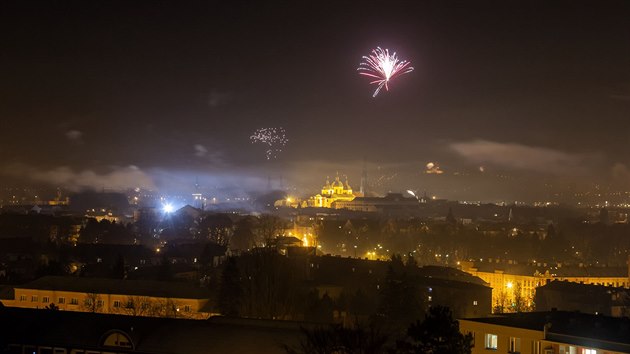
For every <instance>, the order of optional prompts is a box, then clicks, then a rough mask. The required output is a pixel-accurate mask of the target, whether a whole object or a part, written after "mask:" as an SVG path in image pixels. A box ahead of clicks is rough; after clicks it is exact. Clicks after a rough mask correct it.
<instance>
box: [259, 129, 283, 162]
mask: <svg viewBox="0 0 630 354" xmlns="http://www.w3.org/2000/svg"><path fill="white" fill-rule="evenodd" d="M249 140H250V141H251V143H252V144H255V143H261V144H265V145H267V150H266V151H265V156H266V157H267V160H271V159H272V158H273V159H275V158H277V157H278V154H279V153H280V152H282V148H283V147H284V146H285V145H286V144H287V142H288V141H289V139H287V137H286V135H285V131H284V128H282V127H278V128H260V129H258V130H256V131H255V132H254V134H252V135H251V136H250V137H249Z"/></svg>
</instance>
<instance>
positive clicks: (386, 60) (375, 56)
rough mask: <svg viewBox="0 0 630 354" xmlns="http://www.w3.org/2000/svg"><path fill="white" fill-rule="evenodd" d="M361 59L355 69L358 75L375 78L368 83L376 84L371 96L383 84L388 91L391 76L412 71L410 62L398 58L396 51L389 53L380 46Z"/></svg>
mask: <svg viewBox="0 0 630 354" xmlns="http://www.w3.org/2000/svg"><path fill="white" fill-rule="evenodd" d="M363 60H364V61H363V62H361V63H360V64H359V67H358V68H357V71H358V72H359V74H360V75H364V76H369V77H371V78H374V79H375V80H373V81H371V82H370V84H376V85H378V87H377V88H376V91H374V94H373V95H372V97H376V95H378V93H379V92H380V91H381V89H382V88H383V86H384V87H385V90H388V91H389V81H390V80H392V79H393V78H395V77H398V76H400V75H403V74H407V73H410V72H412V71H413V67H411V66H409V64H411V62H409V61H406V60H398V58H397V57H396V52H393V53H392V54H389V50H388V49H382V48H381V47H376V49H373V50H372V54H371V55H366V56H363Z"/></svg>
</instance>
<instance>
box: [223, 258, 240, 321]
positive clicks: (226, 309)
mask: <svg viewBox="0 0 630 354" xmlns="http://www.w3.org/2000/svg"><path fill="white" fill-rule="evenodd" d="M242 297H243V288H242V286H241V274H240V272H239V270H238V266H237V264H236V258H234V257H230V258H228V259H227V261H226V262H225V266H224V268H223V273H222V274H221V284H220V288H219V298H218V300H217V302H218V307H219V311H220V312H221V313H222V314H223V315H226V316H238V315H239V313H240V307H241V302H242Z"/></svg>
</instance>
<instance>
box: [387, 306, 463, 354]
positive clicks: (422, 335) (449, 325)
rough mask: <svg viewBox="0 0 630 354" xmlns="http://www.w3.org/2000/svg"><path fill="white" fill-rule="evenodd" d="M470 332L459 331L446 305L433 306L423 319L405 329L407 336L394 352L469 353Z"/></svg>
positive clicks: (457, 324)
mask: <svg viewBox="0 0 630 354" xmlns="http://www.w3.org/2000/svg"><path fill="white" fill-rule="evenodd" d="M472 347H473V337H472V334H470V333H468V334H466V335H464V334H462V333H461V332H460V331H459V322H458V321H457V320H454V319H453V315H452V313H451V310H450V309H449V308H448V307H442V306H434V307H431V308H430V309H429V311H428V313H427V314H426V316H425V318H424V321H422V322H420V321H417V322H416V323H414V324H412V325H411V326H410V327H409V329H408V331H407V338H406V339H405V340H403V341H399V342H398V343H397V345H396V353H423V354H424V353H432V354H470V353H471V351H472Z"/></svg>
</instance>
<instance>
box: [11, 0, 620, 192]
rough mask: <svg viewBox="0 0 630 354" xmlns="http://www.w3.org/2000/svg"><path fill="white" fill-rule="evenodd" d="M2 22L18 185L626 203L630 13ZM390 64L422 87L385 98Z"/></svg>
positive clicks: (363, 8) (328, 12)
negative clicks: (329, 185) (595, 196)
mask: <svg viewBox="0 0 630 354" xmlns="http://www.w3.org/2000/svg"><path fill="white" fill-rule="evenodd" d="M387 4H389V3H387ZM0 6H2V8H3V11H2V13H3V15H2V16H3V17H4V18H3V21H2V23H3V25H2V26H3V33H4V35H3V37H4V40H5V45H4V48H5V49H4V51H3V55H2V56H1V57H0V64H2V67H3V70H4V73H3V80H2V83H0V92H2V96H3V100H4V104H2V105H1V106H0V115H1V116H2V122H3V125H2V133H0V134H2V135H1V137H2V139H1V140H2V142H1V143H0V157H1V158H2V160H3V168H2V170H3V173H2V175H1V176H0V180H2V181H4V182H5V183H7V184H14V183H17V182H19V183H42V184H51V185H53V186H55V185H63V186H66V187H75V186H79V187H93V188H96V189H99V188H102V187H110V188H118V187H124V186H125V185H127V186H128V187H136V186H144V187H154V188H162V189H164V188H168V187H169V184H171V183H173V184H180V185H182V186H192V185H193V184H194V181H195V178H199V179H200V180H201V181H202V183H203V184H204V185H206V186H217V185H220V186H225V185H230V183H231V184H233V185H237V186H241V187H243V189H256V188H264V187H266V186H267V185H268V179H269V178H272V179H273V180H275V181H280V180H284V181H287V182H286V183H287V185H292V186H296V188H312V189H315V190H316V189H318V188H319V186H320V184H321V183H322V182H323V180H324V178H325V176H326V175H333V174H334V173H335V172H337V171H338V172H340V173H342V174H347V175H349V177H350V181H351V183H352V185H353V186H358V183H359V178H360V175H361V171H362V168H363V164H364V163H365V164H367V165H368V169H369V175H370V178H371V179H372V180H373V181H376V180H378V179H379V178H389V177H391V176H395V178H394V180H393V181H392V182H391V183H390V184H389V185H387V186H383V187H382V190H383V191H387V190H395V191H404V190H406V189H418V190H428V191H430V192H431V191H435V193H437V194H439V195H440V196H443V197H446V198H450V199H470V198H478V197H479V196H488V195H492V197H488V199H505V200H509V199H518V198H522V197H523V196H529V195H532V191H534V192H535V193H536V197H537V198H544V197H547V196H548V195H549V194H553V193H556V192H557V191H558V189H562V188H566V186H567V185H575V186H592V185H594V184H603V185H612V186H614V187H615V188H618V189H620V190H623V189H624V188H625V189H627V187H628V184H627V180H628V167H627V166H628V165H629V164H630V161H628V159H627V152H628V151H627V148H626V147H625V142H626V140H627V137H628V125H627V123H626V121H625V119H626V117H628V114H629V113H630V67H629V66H628V65H627V63H628V62H630V49H629V46H628V41H627V38H628V35H629V34H630V24H628V23H627V21H626V19H627V17H628V16H627V15H628V14H629V13H630V11H629V10H630V6H628V5H627V3H623V2H614V1H611V2H606V3H605V4H595V3H586V2H584V3H572V2H555V3H553V4H551V3H546V2H542V1H541V2H529V3H519V4H504V5H498V4H496V3H491V2H475V3H457V2H419V3H407V2H399V3H396V4H393V5H389V6H387V7H386V8H387V11H383V9H384V8H385V6H386V3H385V2H373V3H363V4H356V3H346V4H335V3H332V2H331V3H323V4H321V3H317V4H315V3H310V4H309V3H307V4H292V3H290V2H284V3H274V4H236V5H235V4H221V5H216V4H213V3H205V4H196V5H194V6H193V5H190V6H184V5H181V4H180V5H177V4H174V3H170V2H156V3H139V2H136V3H133V4H128V3H125V4H123V3H118V4H113V5H112V4H102V3H90V4H81V5H79V6H66V5H64V4H59V3H52V4H43V5H42V4H32V3H31V4H24V3H21V4H18V3H6V4H3V5H0ZM377 46H381V47H383V48H389V49H390V50H392V51H396V52H397V53H398V55H399V56H400V57H401V58H404V59H408V60H410V61H411V63H412V65H413V66H414V68H415V70H414V71H413V72H411V73H409V74H407V75H405V76H404V77H402V78H400V79H399V80H397V81H395V82H393V83H392V85H391V88H390V90H389V91H383V92H382V93H381V94H379V95H378V96H377V97H375V98H373V97H372V92H373V91H374V88H373V87H372V86H370V85H368V83H367V82H366V80H365V79H364V78H362V77H360V76H359V75H358V74H357V72H356V67H357V66H358V65H359V63H360V61H361V58H362V56H364V55H367V54H368V53H369V52H370V51H371V50H372V49H373V48H376V47H377ZM272 127H282V128H283V129H284V130H285V131H286V135H287V139H288V142H287V143H286V146H285V147H284V148H283V149H282V151H281V152H280V153H278V154H277V157H275V158H273V159H271V160H268V159H267V158H266V152H265V147H264V146H261V145H260V144H252V143H251V141H250V136H251V135H252V134H253V133H254V132H255V131H256V130H257V129H259V128H272ZM429 162H433V163H435V164H437V165H438V166H440V167H441V168H442V170H443V171H444V173H443V174H441V175H436V174H426V173H425V172H426V165H427V163H429ZM506 180H507V181H511V182H505V181H506ZM497 181H499V183H498V182H497ZM501 181H504V182H501ZM548 185H555V186H556V187H553V188H551V189H550V188H548V187H547V186H548ZM558 186H560V187H558ZM554 188H555V189H554ZM576 188H579V187H576Z"/></svg>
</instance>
